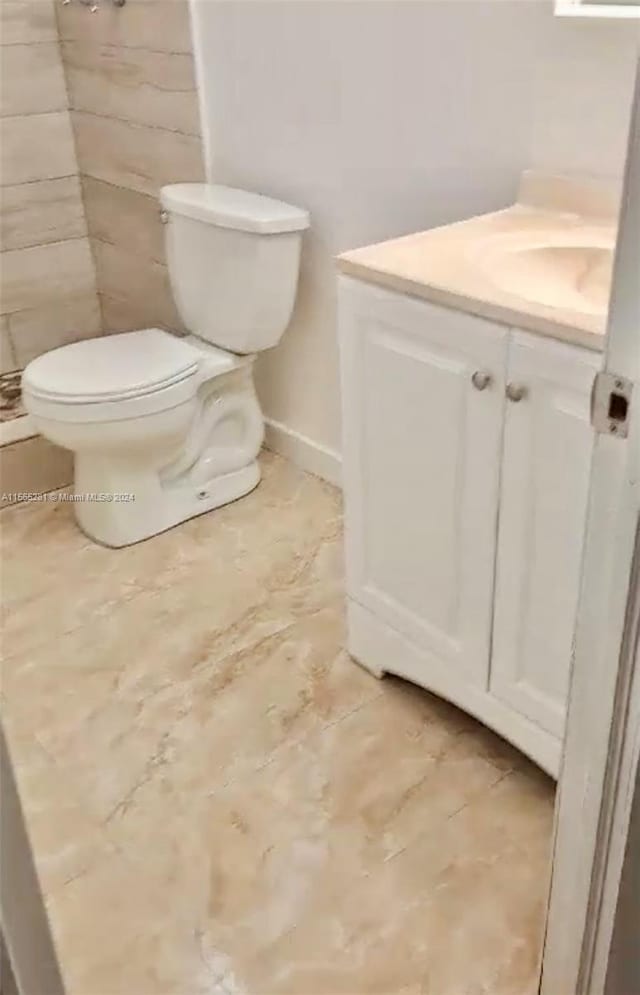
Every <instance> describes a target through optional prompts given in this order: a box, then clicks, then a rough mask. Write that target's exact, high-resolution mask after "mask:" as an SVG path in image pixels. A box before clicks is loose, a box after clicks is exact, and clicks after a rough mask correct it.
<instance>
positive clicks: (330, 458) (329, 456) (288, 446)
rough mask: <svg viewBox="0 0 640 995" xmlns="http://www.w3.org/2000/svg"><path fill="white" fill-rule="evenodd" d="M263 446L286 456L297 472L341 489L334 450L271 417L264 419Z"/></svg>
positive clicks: (339, 463) (338, 460) (340, 468)
mask: <svg viewBox="0 0 640 995" xmlns="http://www.w3.org/2000/svg"><path fill="white" fill-rule="evenodd" d="M264 444H265V446H266V447H267V449H271V450H272V452H274V453H280V455H281V456H286V457H287V459H290V460H291V462H292V463H295V464H296V466H299V467H300V469H301V470H306V471H307V472H308V473H313V474H315V475H316V477H322V479H323V480H328V481H329V483H330V484H334V485H335V486H336V487H342V459H341V458H340V454H339V453H337V452H336V451H335V449H329V447H328V446H323V445H321V444H320V443H319V442H314V441H313V440H312V439H309V438H307V436H306V435H302V434H301V433H300V432H296V431H294V430H293V429H292V428H288V427H287V426H286V425H283V424H282V423H281V422H277V421H273V419H271V418H267V419H265V439H264Z"/></svg>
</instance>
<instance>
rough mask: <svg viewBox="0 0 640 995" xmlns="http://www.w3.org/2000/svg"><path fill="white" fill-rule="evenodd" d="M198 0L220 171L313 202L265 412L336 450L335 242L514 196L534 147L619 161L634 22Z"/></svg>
mask: <svg viewBox="0 0 640 995" xmlns="http://www.w3.org/2000/svg"><path fill="white" fill-rule="evenodd" d="M192 3H193V9H194V34H195V47H196V53H197V55H199V57H200V58H199V61H200V67H199V68H200V82H201V87H202V91H203V93H202V98H203V105H204V108H205V111H204V115H205V133H206V135H207V136H208V144H209V149H208V152H209V155H208V159H209V161H210V162H211V163H212V178H213V179H214V180H215V181H217V182H222V183H229V184H235V185H238V186H244V187H246V188H248V189H253V190H257V191H261V192H264V193H267V194H272V195H275V196H279V197H282V198H283V199H287V200H289V201H291V202H292V203H294V204H299V205H301V206H304V207H307V208H308V209H309V210H310V211H311V214H312V230H311V232H310V233H309V234H308V236H307V237H306V241H305V246H304V252H303V266H302V276H301V282H300V289H299V296H298V302H297V306H296V310H295V314H294V318H293V321H292V324H291V326H290V328H289V330H288V331H287V333H286V335H285V337H284V339H283V341H282V343H281V344H280V345H279V346H278V348H277V349H275V350H273V351H272V352H271V353H268V354H265V355H264V356H262V357H260V359H259V362H258V371H257V380H258V388H259V392H260V396H261V401H262V404H263V408H264V411H265V414H266V415H267V417H268V418H270V419H275V420H276V421H277V422H280V423H282V424H284V425H285V426H286V427H287V428H288V429H290V430H292V431H293V432H294V433H296V432H297V433H301V434H302V435H303V436H306V437H308V438H309V439H311V440H313V442H315V443H316V444H318V445H319V446H320V447H328V449H329V450H331V451H333V450H335V451H339V449H340V419H339V407H340V392H339V383H338V358H337V344H336V316H335V267H334V262H333V257H334V256H335V254H336V253H338V252H340V251H342V250H344V249H347V248H351V247H354V246H357V245H364V244H367V243H368V242H373V241H377V240H380V239H384V238H389V237H393V236H394V235H399V234H402V233H405V232H408V231H412V230H417V229H421V228H428V227H432V226H434V225H439V224H444V223H447V222H450V221H454V220H458V219H460V218H463V217H467V216H469V215H472V214H477V213H481V212H483V211H490V210H493V209H495V208H499V207H502V206H505V205H507V204H509V203H511V202H512V201H513V199H514V197H515V193H516V188H517V183H518V178H519V176H520V173H521V171H522V170H523V169H524V168H526V167H527V166H528V165H529V164H530V162H531V161H532V160H533V162H534V164H536V165H538V166H539V167H545V168H546V167H549V166H552V167H553V168H556V169H561V170H564V169H565V168H567V169H570V170H571V169H580V170H581V171H584V169H585V164H586V168H587V171H590V172H598V173H600V172H605V173H609V172H612V171H613V172H616V171H619V169H620V168H621V149H622V145H623V142H624V135H623V131H624V128H623V126H622V125H623V123H624V118H625V114H626V113H628V94H629V91H630V84H629V82H628V77H629V71H630V70H629V63H630V54H629V49H628V46H627V45H625V43H624V41H623V42H622V43H621V42H620V37H619V36H620V34H621V32H622V31H623V30H624V28H622V26H620V25H615V26H614V27H613V28H611V27H610V26H606V25H604V26H603V25H602V24H598V25H589V26H588V29H585V26H584V25H583V24H579V23H578V22H576V21H572V22H571V23H569V22H563V23H562V24H561V23H560V22H559V21H558V20H557V19H554V18H553V16H552V2H551V0H532V2H528V0H404V2H400V0H192ZM598 31H601V32H602V31H603V32H604V33H603V34H600V35H598V34H597V32H598ZM599 39H604V41H601V40H600V41H599ZM620 44H622V48H623V49H624V58H620V53H619V48H620ZM601 48H602V50H603V54H602V64H601V63H600V62H599V60H600V57H601V54H600V49H601ZM567 51H568V52H569V63H568V64H567V63H566V58H567V56H566V53H567ZM594 65H595V66H596V67H597V68H596V69H593V67H594ZM590 70H592V71H590ZM583 89H586V91H587V92H588V93H589V94H590V95H591V96H590V100H591V105H590V106H592V108H593V110H592V111H591V112H589V113H586V112H584V108H583V109H582V110H577V108H581V107H582V105H583V97H582V93H583ZM534 90H535V93H536V99H535V101H534ZM558 91H559V92H558ZM625 98H627V109H625V106H624V102H625ZM621 100H622V105H621V104H620V101H621ZM612 101H613V102H615V101H617V103H616V104H615V106H614V107H612V106H611V102H612ZM576 114H578V116H579V118H580V121H579V123H578V124H577V123H576V122H575V121H574V120H573V118H574V116H575V115H576ZM603 118H604V119H605V123H603ZM594 144H595V145H597V146H598V148H597V149H595V148H593V146H594ZM329 462H330V461H329ZM323 468H324V469H326V468H327V463H326V461H325V463H324V464H322V465H321V466H320V470H321V472H322V470H323ZM327 472H329V471H327Z"/></svg>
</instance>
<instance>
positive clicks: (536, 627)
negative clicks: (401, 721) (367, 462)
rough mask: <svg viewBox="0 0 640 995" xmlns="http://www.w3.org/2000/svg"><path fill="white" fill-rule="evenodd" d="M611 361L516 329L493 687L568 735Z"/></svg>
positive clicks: (516, 705)
mask: <svg viewBox="0 0 640 995" xmlns="http://www.w3.org/2000/svg"><path fill="white" fill-rule="evenodd" d="M600 365H601V357H600V356H599V355H598V354H597V353H592V352H589V351H587V350H585V349H580V348H578V347H574V346H568V345H564V344H562V343H559V342H553V341H550V340H546V339H542V338H540V337H535V336H532V335H528V334H526V333H524V332H517V333H515V334H514V336H513V339H512V342H511V346H510V350H509V365H508V378H507V379H508V386H507V394H509V393H513V388H515V389H516V394H515V396H517V393H518V391H517V388H519V387H522V388H524V391H525V394H524V396H523V397H522V398H521V399H520V400H515V401H514V400H512V401H509V400H507V406H506V414H505V434H504V452H503V463H502V482H501V496H500V526H499V533H498V556H497V573H496V600H495V618H494V635H493V653H492V660H491V690H492V692H494V693H495V694H496V695H497V696H498V697H499V698H501V699H502V700H504V701H506V702H507V703H509V704H510V705H512V706H513V707H514V708H516V709H517V710H518V711H519V712H521V713H522V714H523V715H526V716H527V717H528V718H529V719H532V720H533V721H534V722H537V723H538V724H539V725H541V726H542V727H543V728H545V729H546V730H548V731H549V732H551V733H553V734H554V735H556V736H558V737H561V736H562V735H563V733H564V720H565V707H566V700H567V694H568V688H569V671H570V666H571V653H572V643H573V629H574V623H575V614H576V607H577V601H578V589H579V585H580V570H581V560H582V544H583V534H584V528H585V522H586V510H587V495H588V488H589V470H590V465H591V450H592V446H593V429H592V427H591V424H590V413H589V404H590V394H591V387H592V384H593V379H594V376H595V374H596V372H597V370H598V369H599V368H600Z"/></svg>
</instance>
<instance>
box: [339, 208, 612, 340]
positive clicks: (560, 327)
mask: <svg viewBox="0 0 640 995" xmlns="http://www.w3.org/2000/svg"><path fill="white" fill-rule="evenodd" d="M571 206H572V207H575V204H572V205H571ZM615 237H616V222H615V215H613V214H609V213H605V212H598V211H594V213H593V214H584V213H577V212H576V211H575V210H572V211H567V210H561V209H559V208H558V207H557V206H556V205H551V204H550V205H549V206H544V207H542V206H538V205H534V204H528V203H516V204H514V205H513V206H511V207H509V208H506V209H505V210H502V211H496V212H494V213H492V214H483V215H480V216H478V217H474V218H471V219H469V220H467V221H461V222H458V223H457V224H451V225H445V226H444V227H441V228H434V229H431V230H429V231H422V232H417V233H415V234H412V235H406V236H403V237H401V238H395V239H391V240H390V241H385V242H380V243H378V244H376V245H368V246H365V247H364V248H360V249H354V250H353V251H349V252H345V253H344V254H342V255H341V256H339V257H338V267H339V269H340V271H341V272H342V273H344V274H346V275H348V276H352V277H357V278H358V279H361V280H365V281H367V282H369V283H375V284H379V285H381V286H384V287H388V288H390V289H392V290H397V291H399V292H401V293H407V294H412V295H414V296H417V297H423V298H425V299H426V300H430V301H434V302H435V303H438V304H443V305H445V306H446V307H451V308H458V309H460V310H463V311H468V312H469V313H471V314H477V315H479V316H482V317H484V318H489V319H492V320H494V321H498V322H500V323H502V324H508V325H513V326H516V327H518V328H525V329H528V330H530V331H533V332H538V333H539V334H541V335H547V336H551V337H553V338H556V339H561V340H563V341H566V342H571V343H573V344H575V345H581V346H585V347H586V348H588V349H595V350H601V349H603V347H604V335H605V331H606V321H607V310H608V303H609V292H610V287H611V271H612V263H613V248H614V245H615Z"/></svg>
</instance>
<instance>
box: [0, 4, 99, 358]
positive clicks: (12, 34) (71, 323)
mask: <svg viewBox="0 0 640 995" xmlns="http://www.w3.org/2000/svg"><path fill="white" fill-rule="evenodd" d="M0 18H1V24H0V42H1V44H2V55H1V60H0V62H1V68H2V79H1V84H2V86H1V97H0V115H1V120H0V139H1V142H0V145H1V153H0V154H1V159H0V178H1V183H2V190H1V208H2V209H1V211H0V217H1V223H2V230H1V242H2V260H1V268H2V288H1V299H0V311H1V317H0V320H1V329H0V331H1V336H2V371H3V372H4V371H5V370H10V369H15V368H22V367H24V366H25V364H26V363H27V362H29V360H30V359H32V358H33V357H34V356H36V355H38V354H39V353H41V352H44V351H46V350H48V349H51V348H54V347H55V346H57V345H62V344H64V343H66V342H69V341H73V340H74V339H77V338H84V337H87V336H91V335H95V334H97V333H98V332H99V331H100V313H99V308H98V298H97V295H96V283H95V268H94V264H93V259H92V255H91V249H90V246H89V240H88V238H87V225H86V220H85V214H84V209H83V205H82V197H81V189H80V180H79V177H78V167H77V162H76V157H75V151H74V144H73V135H72V131H71V120H70V115H69V110H68V104H67V92H66V87H65V79H64V73H63V69H62V61H61V57H60V46H59V43H58V37H57V32H56V21H55V10H54V0H0Z"/></svg>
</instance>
